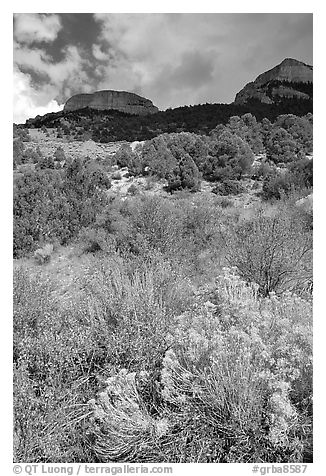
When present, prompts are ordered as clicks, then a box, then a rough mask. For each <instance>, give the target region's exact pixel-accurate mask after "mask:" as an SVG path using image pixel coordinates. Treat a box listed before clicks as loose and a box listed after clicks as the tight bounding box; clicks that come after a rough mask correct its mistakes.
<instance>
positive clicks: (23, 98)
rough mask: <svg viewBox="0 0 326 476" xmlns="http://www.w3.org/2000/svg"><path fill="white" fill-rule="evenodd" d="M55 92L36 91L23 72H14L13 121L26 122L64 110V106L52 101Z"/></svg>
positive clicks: (17, 122) (28, 77)
mask: <svg viewBox="0 0 326 476" xmlns="http://www.w3.org/2000/svg"><path fill="white" fill-rule="evenodd" d="M52 97H53V91H52V90H51V89H50V90H49V89H48V90H47V91H46V89H44V90H43V91H42V90H41V91H39V90H36V89H34V88H33V87H32V85H31V77H30V76H29V75H28V74H24V73H22V72H21V71H19V70H17V69H15V70H14V98H13V102H14V104H13V106H14V107H13V109H14V117H13V120H14V122H15V123H16V124H20V123H23V122H25V120H26V119H28V118H30V117H35V116H37V115H38V114H39V115H43V114H46V113H48V112H57V111H60V110H61V109H62V108H63V104H58V102H57V101H55V100H54V99H51V98H52Z"/></svg>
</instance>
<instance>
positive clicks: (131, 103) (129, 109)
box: [64, 90, 158, 115]
mask: <svg viewBox="0 0 326 476" xmlns="http://www.w3.org/2000/svg"><path fill="white" fill-rule="evenodd" d="M85 107H89V108H91V109H97V110H109V109H115V110H117V111H121V112H125V113H128V114H135V115H147V114H154V113H155V112H158V108H157V107H156V106H154V105H153V103H152V101H150V100H149V99H146V98H143V97H141V96H138V94H134V93H129V92H126V91H112V90H105V91H96V92H95V93H92V94H76V95H75V96H72V97H71V98H70V99H68V101H67V102H66V104H65V106H64V110H65V111H75V110H77V109H83V108H85Z"/></svg>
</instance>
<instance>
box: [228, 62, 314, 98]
mask: <svg viewBox="0 0 326 476" xmlns="http://www.w3.org/2000/svg"><path fill="white" fill-rule="evenodd" d="M312 82H313V68H312V66H310V65H308V64H305V63H302V62H301V61H298V60H295V59H292V58H286V59H285V60H283V61H282V63H280V64H279V65H277V66H275V67H274V68H272V69H271V70H269V71H266V72H265V73H262V74H260V75H259V76H258V77H257V78H256V79H255V81H253V82H251V83H248V84H246V86H245V87H244V88H243V89H242V90H241V91H240V92H238V94H237V95H236V97H235V101H234V103H235V104H245V103H246V102H248V100H250V99H258V100H259V101H260V102H263V103H266V104H273V103H274V102H276V101H277V99H278V98H291V97H292V98H293V97H295V98H298V99H299V98H301V99H311V98H312Z"/></svg>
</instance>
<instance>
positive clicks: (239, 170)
mask: <svg viewBox="0 0 326 476" xmlns="http://www.w3.org/2000/svg"><path fill="white" fill-rule="evenodd" d="M211 135H212V140H211V142H210V143H209V155H208V156H207V158H206V160H205V163H204V165H203V176H204V178H205V179H207V180H210V181H216V180H218V181H222V180H224V179H226V178H229V179H240V178H241V177H242V175H244V174H246V173H248V172H250V171H251V165H252V163H253V160H254V155H253V152H252V150H251V149H250V147H249V146H248V144H247V143H246V142H245V141H243V140H242V139H241V138H240V137H239V136H237V135H235V134H232V133H231V132H229V131H227V130H223V131H222V132H221V131H217V132H216V131H212V132H211Z"/></svg>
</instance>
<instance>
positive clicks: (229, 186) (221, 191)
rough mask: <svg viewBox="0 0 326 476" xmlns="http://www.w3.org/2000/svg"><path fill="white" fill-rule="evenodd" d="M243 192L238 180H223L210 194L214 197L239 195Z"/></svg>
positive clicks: (243, 188)
mask: <svg viewBox="0 0 326 476" xmlns="http://www.w3.org/2000/svg"><path fill="white" fill-rule="evenodd" d="M245 190H246V189H245V187H244V186H243V185H242V184H241V183H240V182H239V181H238V180H224V181H223V182H220V183H217V184H216V185H215V187H214V188H213V190H212V192H213V193H215V194H216V195H239V194H240V193H243V192H245Z"/></svg>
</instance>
